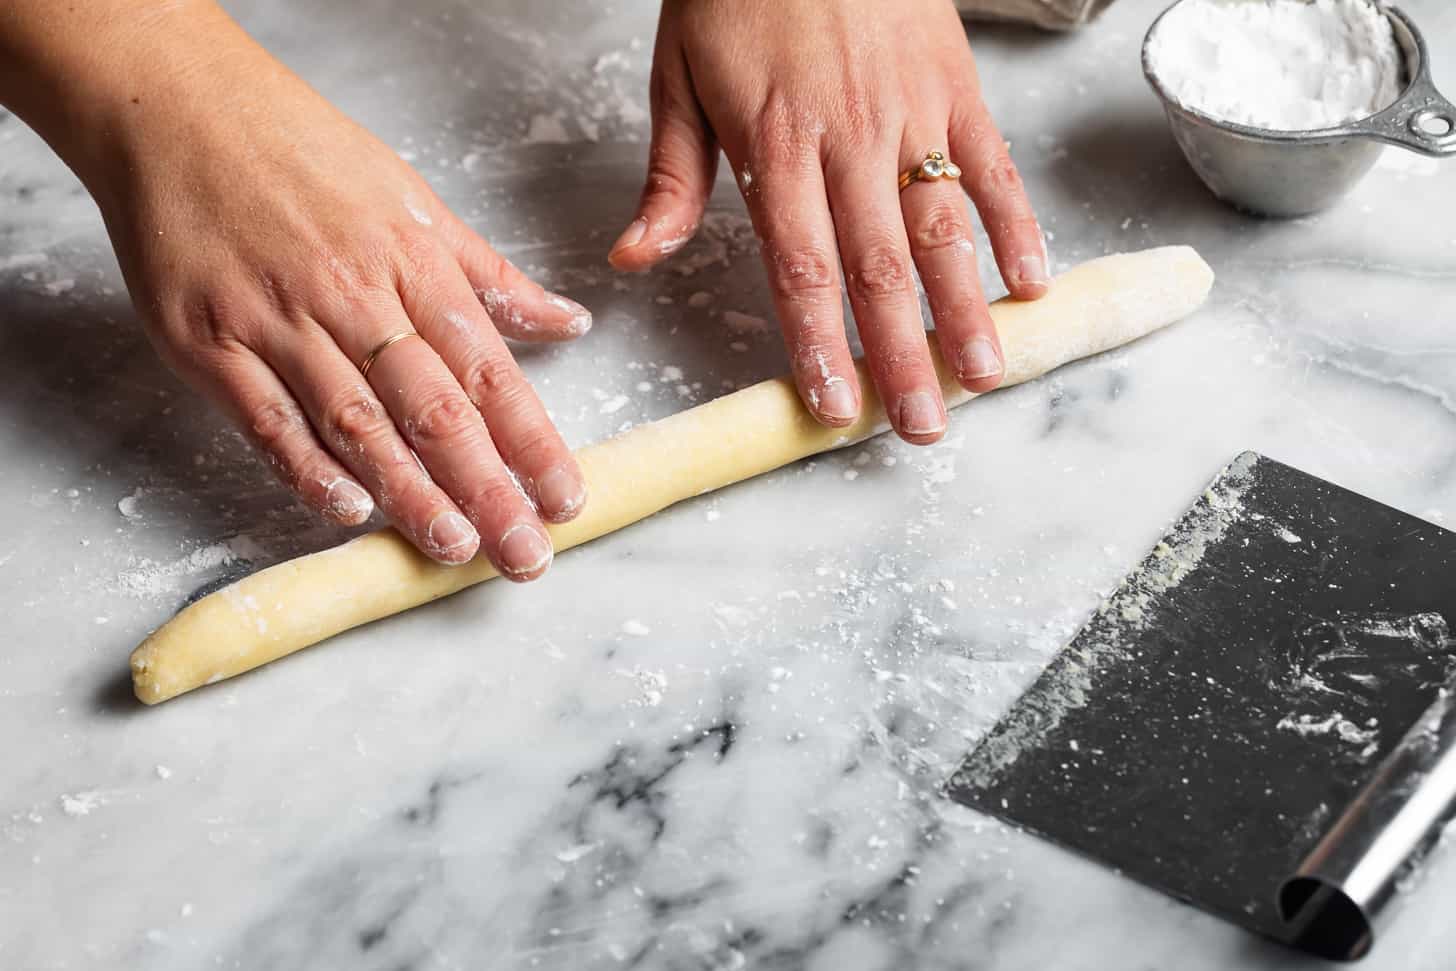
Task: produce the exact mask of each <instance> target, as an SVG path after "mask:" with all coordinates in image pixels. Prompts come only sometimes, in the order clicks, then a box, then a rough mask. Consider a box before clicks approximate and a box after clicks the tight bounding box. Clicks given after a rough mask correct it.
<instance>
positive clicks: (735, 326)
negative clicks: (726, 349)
mask: <svg viewBox="0 0 1456 971" xmlns="http://www.w3.org/2000/svg"><path fill="white" fill-rule="evenodd" d="M723 323H725V324H727V325H728V329H729V330H731V331H733V333H735V334H761V333H763V332H764V331H766V330H768V321H767V320H765V319H763V318H762V317H755V316H754V315H753V314H745V313H740V312H739V311H737V310H725V311H723Z"/></svg>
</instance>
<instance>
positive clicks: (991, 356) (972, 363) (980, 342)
mask: <svg viewBox="0 0 1456 971" xmlns="http://www.w3.org/2000/svg"><path fill="white" fill-rule="evenodd" d="M960 371H961V377H962V378H964V379H965V380H967V381H974V380H976V379H977V378H989V377H993V376H995V375H997V374H1000V373H1001V355H999V354H997V353H996V345H995V344H992V343H991V339H990V338H989V337H973V338H971V339H970V340H968V341H966V342H965V343H964V344H962V345H961V357H960Z"/></svg>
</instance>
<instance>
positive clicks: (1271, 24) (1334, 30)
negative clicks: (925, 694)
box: [1148, 0, 1403, 131]
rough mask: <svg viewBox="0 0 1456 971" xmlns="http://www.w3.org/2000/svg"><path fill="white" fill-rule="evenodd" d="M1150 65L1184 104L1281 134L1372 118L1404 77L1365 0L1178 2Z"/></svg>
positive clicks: (1381, 19)
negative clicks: (1281, 132) (1370, 116)
mask: <svg viewBox="0 0 1456 971" xmlns="http://www.w3.org/2000/svg"><path fill="white" fill-rule="evenodd" d="M1148 63H1149V66H1150V67H1151V68H1152V71H1153V74H1154V75H1156V76H1157V78H1158V80H1160V81H1161V82H1162V84H1163V86H1164V87H1165V89H1166V90H1167V91H1168V93H1169V94H1170V95H1171V96H1172V97H1173V98H1174V99H1175V100H1176V101H1177V102H1178V103H1179V104H1182V105H1183V106H1184V107H1186V108H1191V109H1193V110H1195V111H1200V112H1202V113H1203V114H1206V115H1211V116H1212V117H1214V118H1219V119H1223V120H1225V121H1231V122H1236V123H1238V124H1243V125H1249V126H1251V127H1254V128H1265V129H1274V130H1280V131H1309V130H1312V129H1317V128H1330V127H1333V126H1336V125H1340V124H1343V123H1344V122H1347V121H1352V120H1354V119H1357V118H1364V117H1367V116H1369V115H1373V114H1375V113H1376V112H1378V111H1380V110H1382V109H1383V108H1385V107H1387V106H1388V105H1390V104H1391V103H1392V102H1394V101H1395V99H1396V98H1397V97H1398V96H1399V94H1400V86H1401V83H1402V74H1403V67H1402V59H1401V54H1400V49H1399V47H1398V46H1397V44H1396V41H1395V35H1394V33H1393V32H1392V31H1391V27H1390V21H1389V20H1388V19H1387V18H1386V16H1385V14H1384V12H1383V11H1382V10H1381V9H1380V8H1379V7H1377V6H1376V5H1375V4H1374V3H1371V2H1370V0H1314V2H1312V3H1308V2H1305V0H1185V2H1183V3H1181V4H1179V5H1178V6H1176V7H1174V8H1173V9H1172V10H1171V11H1169V12H1168V13H1167V14H1166V15H1165V16H1164V17H1163V19H1162V21H1161V22H1160V23H1159V24H1158V27H1157V29H1156V30H1155V31H1154V33H1153V36H1152V38H1151V40H1150V41H1149V44H1148Z"/></svg>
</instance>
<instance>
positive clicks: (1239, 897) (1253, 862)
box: [947, 452, 1456, 941]
mask: <svg viewBox="0 0 1456 971" xmlns="http://www.w3.org/2000/svg"><path fill="white" fill-rule="evenodd" d="M1452 626H1456V533H1451V532H1448V531H1446V530H1443V529H1440V528H1438V527H1436V526H1432V525H1431V524H1429V523H1426V522H1423V521H1421V520H1419V519H1415V518H1413V517H1411V516H1407V515H1404V514H1403V513H1400V512H1398V511H1396V510H1393V509H1390V508H1388V507H1386V506H1382V505H1380V504H1378V503H1376V502H1373V501H1371V500H1369V499H1366V498H1364V497H1362V496H1359V495H1356V494H1355V493H1352V492H1349V491H1348V490H1345V489H1341V488H1339V487H1338V486H1334V485H1332V484H1330V483H1328V482H1325V481H1323V480H1320V479H1317V478H1314V477H1313V476H1309V475H1306V474H1304V473H1302V472H1300V471H1298V470H1296V469H1292V468H1290V467H1288V466H1285V465H1281V464H1280V463H1278V462H1275V461H1272V460H1270V459H1267V458H1264V457H1263V456H1259V455H1256V454H1254V453H1252V452H1246V453H1244V454H1243V455H1241V456H1239V458H1238V459H1236V460H1235V461H1234V462H1233V463H1232V464H1231V465H1230V466H1229V467H1228V468H1227V469H1225V470H1224V471H1223V473H1222V474H1221V475H1220V476H1219V477H1218V478H1217V479H1216V480H1215V481H1214V483H1213V484H1212V485H1211V486H1210V488H1209V489H1208V490H1207V491H1206V492H1205V493H1204V494H1203V496H1202V497H1201V498H1200V499H1199V500H1198V502H1197V503H1196V504H1195V505H1194V507H1193V508H1192V509H1191V510H1190V511H1189V512H1188V513H1187V514H1186V515H1185V516H1184V517H1183V518H1182V519H1181V520H1179V522H1178V523H1177V524H1176V525H1175V526H1174V527H1173V529H1172V530H1171V531H1170V532H1169V534H1168V535H1167V536H1166V537H1165V539H1164V542H1162V543H1160V544H1158V546H1157V548H1156V549H1154V551H1153V552H1152V553H1151V554H1150V555H1149V556H1148V558H1147V559H1146V560H1145V561H1144V562H1143V563H1142V565H1141V566H1140V567H1139V569H1138V570H1137V571H1136V572H1135V573H1133V574H1132V575H1130V576H1129V577H1128V578H1127V579H1126V580H1125V581H1124V582H1123V584H1122V586H1121V587H1119V589H1118V590H1117V591H1116V592H1115V593H1114V594H1113V595H1112V596H1111V597H1110V598H1109V599H1108V601H1107V602H1106V603H1105V604H1103V606H1102V607H1101V608H1100V609H1099V611H1098V612H1097V613H1096V614H1094V616H1093V617H1092V618H1091V620H1089V621H1088V623H1087V625H1086V626H1085V627H1084V628H1083V629H1082V630H1081V631H1080V632H1079V633H1078V634H1077V636H1076V637H1075V638H1074V639H1073V641H1072V642H1071V644H1070V645H1068V647H1067V648H1066V649H1065V650H1063V651H1062V653H1061V654H1059V655H1058V656H1057V657H1056V658H1055V659H1054V660H1053V661H1052V663H1051V664H1050V666H1049V667H1048V668H1047V670H1046V671H1045V672H1043V674H1042V675H1041V677H1040V678H1039V679H1038V680H1037V681H1036V683H1035V684H1033V685H1032V687H1031V688H1030V689H1028V691H1027V692H1026V694H1025V695H1023V696H1022V698H1021V699H1020V700H1019V701H1018V702H1017V703H1016V705H1015V706H1014V707H1013V708H1012V710H1011V711H1010V712H1009V713H1008V714H1007V716H1006V717H1005V718H1004V719H1003V720H1002V721H1001V722H1000V723H999V724H998V725H997V726H996V727H995V728H994V729H993V730H992V732H991V733H990V734H989V735H988V736H987V737H986V739H985V740H984V741H983V742H982V743H981V744H980V745H979V746H978V747H977V748H976V749H975V750H974V751H973V752H972V753H971V754H970V755H969V756H968V757H967V759H966V761H965V763H964V764H963V765H962V766H961V768H960V769H959V770H958V771H957V773H956V774H955V776H954V777H953V778H952V779H951V781H950V783H949V784H948V787H947V788H948V793H949V794H950V795H951V797H952V798H954V799H956V800H957V801H959V802H962V803H964V804H966V805H969V806H971V807H973V808H976V809H980V810H982V811H985V812H988V813H990V814H992V815H995V816H998V817H1001V818H1003V819H1006V820H1008V821H1010V822H1013V823H1015V824H1017V825H1020V826H1023V827H1025V828H1027V829H1030V830H1032V831H1034V832H1036V833H1039V834H1041V835H1043V836H1045V837H1047V838H1049V839H1051V840H1053V841H1055V842H1058V843H1060V844H1063V845H1064V846H1067V847H1070V848H1072V849H1075V850H1077V851H1079V852H1082V853H1084V854H1086V855H1088V856H1090V857H1092V858H1094V859H1097V860H1099V861H1102V862H1104V863H1107V864H1110V865H1112V866H1114V867H1117V868H1119V869H1121V870H1122V871H1124V872H1125V873H1127V874H1128V875H1130V876H1132V877H1134V878H1136V879H1138V880H1141V881H1143V882H1145V883H1148V884H1151V885H1153V886H1155V887H1158V888H1159V889H1162V890H1164V891H1165V892H1167V893H1170V894H1173V895H1174V896H1177V897H1179V898H1182V899H1184V900H1187V901H1190V902H1192V903H1194V904H1196V905H1198V906H1200V907H1202V908H1204V909H1206V910H1209V911H1212V912H1215V913H1217V914H1220V915H1222V916H1224V917H1226V918H1228V919H1230V920H1233V921H1235V922H1237V923H1239V924H1242V925H1244V926H1246V927H1249V928H1251V929H1253V930H1255V931H1257V932H1259V933H1262V934H1266V935H1268V936H1271V937H1274V938H1276V939H1282V940H1286V941H1288V940H1289V939H1290V938H1291V936H1292V935H1291V933H1290V931H1289V929H1288V928H1287V927H1285V925H1284V924H1283V921H1282V920H1281V918H1280V914H1279V912H1278V909H1277V905H1276V897H1277V894H1278V891H1279V887H1280V884H1281V883H1282V882H1283V881H1284V879H1285V878H1286V877H1288V876H1289V875H1291V874H1293V873H1294V872H1295V871H1296V870H1297V869H1298V868H1299V866H1300V863H1301V861H1302V860H1304V859H1305V857H1306V855H1307V854H1309V853H1310V851H1311V850H1312V849H1313V848H1314V847H1315V846H1316V844H1318V843H1319V842H1320V840H1321V838H1322V837H1323V836H1324V835H1325V834H1326V832H1327V831H1328V830H1329V829H1330V828H1331V827H1332V826H1333V825H1334V824H1335V823H1336V822H1337V821H1338V820H1339V819H1340V817H1341V814H1342V812H1344V811H1345V809H1346V808H1347V807H1349V806H1350V805H1351V803H1352V800H1354V799H1355V798H1356V796H1357V795H1359V794H1360V792H1361V791H1362V789H1364V788H1365V786H1366V784H1367V783H1369V782H1370V780H1371V779H1372V777H1373V776H1374V775H1375V774H1376V771H1377V769H1378V768H1379V767H1380V766H1381V764H1382V761H1383V760H1385V759H1386V757H1387V756H1388V755H1390V754H1391V753H1392V751H1393V750H1394V749H1395V748H1396V747H1397V746H1398V745H1399V744H1400V743H1401V740H1402V737H1403V736H1404V735H1405V733H1406V731H1407V729H1409V728H1410V727H1411V726H1412V725H1413V724H1414V723H1416V722H1417V720H1418V719H1420V718H1421V716H1422V714H1423V713H1424V712H1426V711H1427V709H1428V708H1429V707H1430V706H1432V704H1433V703H1434V702H1435V701H1436V700H1437V699H1438V697H1442V691H1443V688H1444V686H1446V685H1447V684H1448V682H1450V681H1451V679H1452V676H1453V674H1456V642H1453V640H1452V638H1451V633H1450V628H1451V627H1452Z"/></svg>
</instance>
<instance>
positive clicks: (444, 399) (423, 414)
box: [405, 387, 480, 447]
mask: <svg viewBox="0 0 1456 971" xmlns="http://www.w3.org/2000/svg"><path fill="white" fill-rule="evenodd" d="M479 414H480V413H479V412H478V411H476V409H475V406H474V405H472V404H471V403H470V401H469V400H468V399H467V398H466V397H465V396H464V395H463V394H461V393H460V390H459V389H458V388H446V387H439V388H429V389H425V390H423V391H422V392H421V400H420V402H419V403H418V405H417V406H416V408H415V409H414V411H413V412H412V413H411V414H410V415H409V416H408V417H407V418H406V419H405V433H406V435H408V436H409V439H410V441H411V442H413V443H415V444H416V445H417V446H419V447H426V446H449V445H458V446H464V445H467V444H469V442H468V441H467V439H469V438H470V437H471V434H472V433H473V432H475V431H477V430H480V429H479V427H478V422H479V421H480V418H479Z"/></svg>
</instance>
